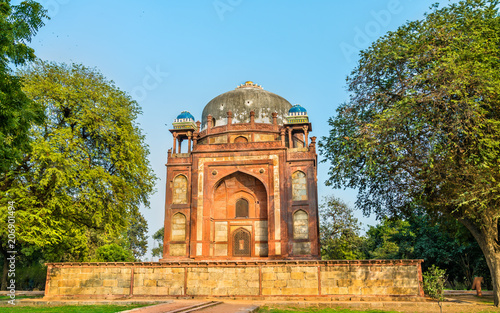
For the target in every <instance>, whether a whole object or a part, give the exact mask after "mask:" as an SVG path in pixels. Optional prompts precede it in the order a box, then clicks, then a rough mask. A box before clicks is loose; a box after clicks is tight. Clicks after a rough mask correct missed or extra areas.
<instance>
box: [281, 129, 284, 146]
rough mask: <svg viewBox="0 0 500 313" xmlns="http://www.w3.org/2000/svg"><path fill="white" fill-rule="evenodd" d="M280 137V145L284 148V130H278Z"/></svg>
mask: <svg viewBox="0 0 500 313" xmlns="http://www.w3.org/2000/svg"><path fill="white" fill-rule="evenodd" d="M280 137H281V145H282V146H283V147H284V146H285V129H284V128H282V129H281V130H280Z"/></svg>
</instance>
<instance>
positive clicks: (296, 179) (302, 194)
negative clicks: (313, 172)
mask: <svg viewBox="0 0 500 313" xmlns="http://www.w3.org/2000/svg"><path fill="white" fill-rule="evenodd" d="M292 200H293V201H302V200H307V179H306V174H304V172H301V171H296V172H294V173H293V174H292Z"/></svg>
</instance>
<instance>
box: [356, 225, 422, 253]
mask: <svg viewBox="0 0 500 313" xmlns="http://www.w3.org/2000/svg"><path fill="white" fill-rule="evenodd" d="M366 236H367V239H366V242H365V249H367V255H368V256H369V258H371V259H412V258H413V256H414V254H413V252H414V248H413V247H414V242H415V241H416V238H415V237H416V236H415V233H413V232H412V230H411V225H410V223H409V222H408V221H403V220H400V219H397V220H389V219H384V220H383V221H382V222H381V223H380V224H378V225H377V226H370V228H369V229H368V232H367V233H366Z"/></svg>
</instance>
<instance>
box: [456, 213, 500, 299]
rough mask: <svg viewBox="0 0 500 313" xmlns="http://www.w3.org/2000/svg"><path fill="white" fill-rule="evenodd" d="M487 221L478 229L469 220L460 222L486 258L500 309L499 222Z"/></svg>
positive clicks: (495, 297) (494, 296)
mask: <svg viewBox="0 0 500 313" xmlns="http://www.w3.org/2000/svg"><path fill="white" fill-rule="evenodd" d="M485 214H486V213H485ZM486 220H487V223H485V224H486V225H484V224H483V225H481V227H477V226H476V225H475V223H473V222H471V221H470V220H467V219H462V220H460V222H461V223H462V224H463V225H464V226H465V227H467V229H468V230H469V231H470V232H471V233H472V235H473V236H474V238H475V239H476V241H477V243H478V244H479V247H481V250H482V251H483V254H484V258H485V260H486V263H487V264H488V268H489V269H490V275H491V285H492V286H493V304H494V305H495V306H496V307H498V306H499V304H500V245H499V241H498V228H497V223H498V220H497V219H486ZM483 221H484V219H483ZM488 224H489V225H488Z"/></svg>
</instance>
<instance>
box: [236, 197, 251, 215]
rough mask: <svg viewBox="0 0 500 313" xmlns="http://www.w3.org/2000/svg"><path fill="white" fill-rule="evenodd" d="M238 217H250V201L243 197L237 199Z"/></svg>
mask: <svg viewBox="0 0 500 313" xmlns="http://www.w3.org/2000/svg"><path fill="white" fill-rule="evenodd" d="M236 217H248V201H247V200H245V199H243V198H241V199H238V201H236Z"/></svg>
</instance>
